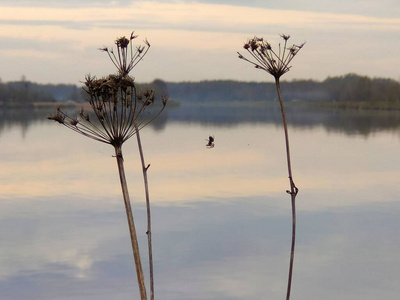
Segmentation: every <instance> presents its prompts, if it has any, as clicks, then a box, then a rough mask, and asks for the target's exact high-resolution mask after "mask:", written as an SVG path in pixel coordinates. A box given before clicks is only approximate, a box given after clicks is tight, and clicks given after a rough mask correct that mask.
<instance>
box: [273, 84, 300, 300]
mask: <svg viewBox="0 0 400 300" xmlns="http://www.w3.org/2000/svg"><path fill="white" fill-rule="evenodd" d="M275 86H276V91H277V93H278V99H279V104H280V107H281V113H282V120H283V128H284V131H285V145H286V159H287V166H288V173H289V182H290V191H287V193H289V194H290V196H291V203H292V245H291V248H290V263H289V275H288V285H287V292H286V300H289V299H290V291H291V287H292V275H293V262H294V249H295V243H296V196H297V193H298V192H299V189H298V188H297V187H296V185H295V184H294V181H293V176H292V165H291V162H290V147H289V134H288V129H287V122H286V114H285V107H284V105H283V100H282V93H281V87H280V84H279V77H275Z"/></svg>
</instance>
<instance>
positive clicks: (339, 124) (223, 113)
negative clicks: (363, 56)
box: [0, 104, 400, 136]
mask: <svg viewBox="0 0 400 300" xmlns="http://www.w3.org/2000/svg"><path fill="white" fill-rule="evenodd" d="M75 110H76V109H73V108H70V109H69V110H68V109H67V110H66V111H67V112H68V113H69V114H71V115H73V114H74V111H75ZM286 110H287V116H288V123H289V124H291V125H293V126H296V127H300V128H312V127H317V126H321V127H323V128H325V129H326V130H327V131H333V132H342V133H346V134H350V135H364V136H368V135H369V134H371V133H375V132H379V131H385V130H386V131H387V130H391V131H399V130H400V111H378V110H361V111H358V110H333V109H332V110H329V109H312V108H305V107H293V106H289V107H288V108H286ZM52 112H54V111H53V110H44V109H26V110H22V111H21V110H12V109H8V110H0V134H1V133H2V131H4V130H6V129H7V128H9V127H10V126H20V128H21V129H22V132H25V131H26V130H27V128H28V127H29V126H30V125H31V124H35V123H37V122H39V123H41V122H44V121H46V120H45V118H44V117H45V116H46V115H48V114H49V113H52ZM281 118H282V117H281V113H280V110H279V107H278V106H271V104H269V105H247V106H246V105H238V106H230V107H227V106H223V105H213V106H207V105H199V106H191V105H182V106H179V107H169V108H168V109H166V110H165V111H164V112H163V113H162V115H160V116H159V117H158V118H157V120H156V121H155V122H153V123H151V124H150V125H149V126H151V127H152V128H153V129H154V130H163V129H164V128H165V126H166V124H167V122H183V123H194V124H200V125H213V126H223V127H227V126H238V125H242V124H275V125H278V126H280V125H281V123H282V121H281Z"/></svg>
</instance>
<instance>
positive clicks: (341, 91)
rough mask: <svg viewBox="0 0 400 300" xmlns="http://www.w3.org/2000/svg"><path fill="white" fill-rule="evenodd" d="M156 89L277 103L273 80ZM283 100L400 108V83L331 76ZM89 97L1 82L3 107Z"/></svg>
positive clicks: (197, 98) (67, 88) (291, 85)
mask: <svg viewBox="0 0 400 300" xmlns="http://www.w3.org/2000/svg"><path fill="white" fill-rule="evenodd" d="M138 87H139V89H140V88H144V89H145V88H153V89H154V90H155V91H156V97H161V96H162V95H163V96H169V97H170V98H171V99H172V100H175V101H177V102H180V103H182V104H210V103H232V102H244V103H245V102H249V103H250V102H265V101H276V100H277V99H276V91H275V85H274V83H273V82H240V81H233V80H213V81H200V82H165V81H163V80H161V79H156V80H154V81H153V82H151V83H145V84H138ZM281 87H282V91H283V96H284V97H285V99H287V100H288V101H292V102H310V101H313V102H318V103H336V104H339V105H340V104H348V103H360V102H362V103H370V104H374V103H386V104H388V105H389V106H390V105H398V106H400V83H399V82H398V81H396V80H393V79H388V78H370V77H367V76H360V75H356V74H347V75H343V76H336V77H328V78H327V79H325V80H323V81H315V80H292V81H282V82H281ZM85 99H86V95H85V92H84V91H83V89H82V87H80V86H77V85H73V84H56V85H54V84H38V83H33V82H30V81H26V80H20V81H14V82H8V83H2V82H0V106H18V105H20V106H21V105H30V104H33V103H35V102H57V101H63V102H66V101H72V102H81V101H84V100H85Z"/></svg>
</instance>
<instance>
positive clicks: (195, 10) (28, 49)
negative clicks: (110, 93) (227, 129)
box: [0, 0, 400, 84]
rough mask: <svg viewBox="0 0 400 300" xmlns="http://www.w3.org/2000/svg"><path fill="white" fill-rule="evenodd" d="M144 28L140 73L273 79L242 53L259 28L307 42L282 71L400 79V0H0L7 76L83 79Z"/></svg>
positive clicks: (144, 76)
mask: <svg viewBox="0 0 400 300" xmlns="http://www.w3.org/2000/svg"><path fill="white" fill-rule="evenodd" d="M132 30H135V33H136V34H138V35H139V38H138V39H136V40H135V41H136V43H138V44H141V43H142V40H143V39H145V38H147V39H148V40H149V42H150V43H151V45H152V46H151V49H150V51H149V53H148V54H147V56H146V57H145V59H144V60H143V61H142V62H141V63H140V64H139V65H138V66H137V67H136V68H135V69H134V71H133V74H132V75H133V76H134V77H135V78H136V80H137V81H138V82H149V81H152V80H154V79H155V78H160V79H163V80H166V81H199V80H213V79H233V80H243V81H253V80H254V81H265V80H268V81H271V79H272V78H270V77H269V76H268V75H267V74H265V73H263V72H262V71H260V70H256V69H254V68H253V67H251V65H249V64H247V63H245V62H244V61H241V60H239V59H238V58H237V53H236V52H237V51H241V52H243V54H244V51H243V44H244V42H245V41H246V40H247V39H248V38H251V37H253V36H255V35H257V36H263V37H264V38H265V39H267V40H268V41H269V42H271V43H272V44H273V45H277V44H278V42H279V34H289V35H291V39H290V41H291V42H292V43H295V44H298V43H302V42H306V45H305V47H304V48H303V49H302V50H301V52H300V53H299V54H298V56H297V57H296V58H295V59H294V60H293V62H292V66H293V68H292V70H291V71H290V72H289V73H288V74H286V75H285V76H284V78H283V79H287V80H292V79H316V80H323V79H325V78H326V77H327V76H337V75H344V74H347V73H350V72H352V73H357V74H360V75H367V76H370V77H388V78H393V79H395V80H399V79H400V70H399V66H400V55H399V52H400V5H399V3H398V0H380V1H376V0H335V1H332V0H319V1H315V0H281V1H276V0H274V1H272V0H232V1H228V0H214V1H213V0H198V1H190V0H180V1H163V0H154V1H146V0H144V1H135V0H67V1H64V0H37V1H33V0H31V1H29V0H2V1H1V3H0V78H1V80H2V81H3V82H4V81H12V80H20V79H21V78H22V76H25V77H26V79H27V80H30V81H36V82H40V83H75V84H79V82H80V81H82V80H84V77H85V75H86V74H88V73H91V74H93V75H97V76H103V75H107V74H108V73H112V72H114V69H113V66H112V64H111V62H110V61H109V60H108V58H107V56H106V54H104V53H102V52H100V51H98V50H97V49H98V48H99V47H102V46H113V42H114V40H115V38H116V37H119V36H123V35H125V36H129V35H130V33H131V31H132Z"/></svg>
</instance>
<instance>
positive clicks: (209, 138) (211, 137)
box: [206, 135, 214, 148]
mask: <svg viewBox="0 0 400 300" xmlns="http://www.w3.org/2000/svg"><path fill="white" fill-rule="evenodd" d="M206 141H208V144H207V145H206V147H207V148H214V136H211V135H210V136H209V137H208V140H206Z"/></svg>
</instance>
